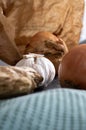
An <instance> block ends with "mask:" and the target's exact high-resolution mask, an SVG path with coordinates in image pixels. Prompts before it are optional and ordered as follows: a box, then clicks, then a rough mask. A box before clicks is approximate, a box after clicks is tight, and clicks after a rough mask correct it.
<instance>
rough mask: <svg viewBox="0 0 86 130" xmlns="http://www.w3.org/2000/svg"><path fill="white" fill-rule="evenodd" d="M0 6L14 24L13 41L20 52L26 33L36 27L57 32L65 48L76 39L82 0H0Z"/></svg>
mask: <svg viewBox="0 0 86 130" xmlns="http://www.w3.org/2000/svg"><path fill="white" fill-rule="evenodd" d="M0 6H1V7H2V10H3V13H4V15H5V16H6V17H7V19H8V20H9V21H10V22H11V23H12V25H13V27H14V31H15V37H14V39H15V43H16V45H17V47H18V48H19V51H20V52H21V53H22V54H23V53H24V48H25V46H26V45H27V43H28V42H29V39H30V37H31V36H32V35H34V34H35V33H37V32H39V31H49V32H51V33H54V34H55V35H57V36H58V35H59V36H60V37H61V38H62V39H63V40H64V41H65V42H66V44H67V46H68V48H69V49H71V48H72V47H73V46H74V45H77V44H78V42H79V37H80V32H81V27H82V16H83V11H84V1H83V0H79V1H78V0H73V1H72V0H64V1H61V0H37V1H35V0H21V1H20V0H10V1H8V0H1V2H0Z"/></svg>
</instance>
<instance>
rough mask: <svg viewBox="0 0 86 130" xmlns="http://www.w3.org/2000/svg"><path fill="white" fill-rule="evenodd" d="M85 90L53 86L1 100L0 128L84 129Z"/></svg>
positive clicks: (85, 123)
mask: <svg viewBox="0 0 86 130" xmlns="http://www.w3.org/2000/svg"><path fill="white" fill-rule="evenodd" d="M85 114H86V92H85V91H80V90H72V89H53V90H47V91H43V92H40V93H36V94H31V95H27V96H21V97H17V98H13V99H9V100H0V130H86V115H85Z"/></svg>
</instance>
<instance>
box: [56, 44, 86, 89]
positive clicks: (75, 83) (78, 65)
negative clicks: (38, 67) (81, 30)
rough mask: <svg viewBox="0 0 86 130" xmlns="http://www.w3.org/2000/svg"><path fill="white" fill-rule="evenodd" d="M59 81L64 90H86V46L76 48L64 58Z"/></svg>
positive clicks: (59, 72)
mask: <svg viewBox="0 0 86 130" xmlns="http://www.w3.org/2000/svg"><path fill="white" fill-rule="evenodd" d="M58 79H59V81H60V84H61V86H62V87H63V88H75V89H84V90H86V44H80V45H78V46H76V47H75V48H73V49H71V50H70V51H69V52H68V53H67V54H66V55H65V56H64V57H63V59H62V61H61V63H60V66H59V69H58Z"/></svg>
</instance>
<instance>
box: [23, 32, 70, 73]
mask: <svg viewBox="0 0 86 130" xmlns="http://www.w3.org/2000/svg"><path fill="white" fill-rule="evenodd" d="M30 52H31V53H37V54H43V55H44V56H45V57H46V58H48V59H49V60H50V61H51V62H52V63H53V64H54V66H55V69H56V74H58V66H59V63H60V61H61V60H62V57H63V56H64V55H65V54H66V53H67V52H68V48H67V46H66V44H65V42H64V41H63V40H62V39H61V38H59V37H57V36H55V35H54V34H52V33H51V32H46V31H41V32H38V33H36V34H35V35H33V36H32V38H30V41H29V43H28V44H27V46H26V49H25V54H28V53H30Z"/></svg>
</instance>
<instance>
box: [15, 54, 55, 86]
mask: <svg viewBox="0 0 86 130" xmlns="http://www.w3.org/2000/svg"><path fill="white" fill-rule="evenodd" d="M16 66H20V67H22V66H26V67H31V68H33V69H35V71H37V72H38V73H39V74H40V75H41V76H42V77H43V81H42V82H41V83H40V85H39V86H45V87H47V86H48V84H50V83H51V82H52V80H53V79H54V77H55V73H56V72H55V67H54V65H53V63H52V62H51V61H50V60H49V59H47V58H45V57H44V55H41V54H35V53H29V54H28V55H23V59H21V60H20V61H19V62H18V63H17V64H16Z"/></svg>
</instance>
